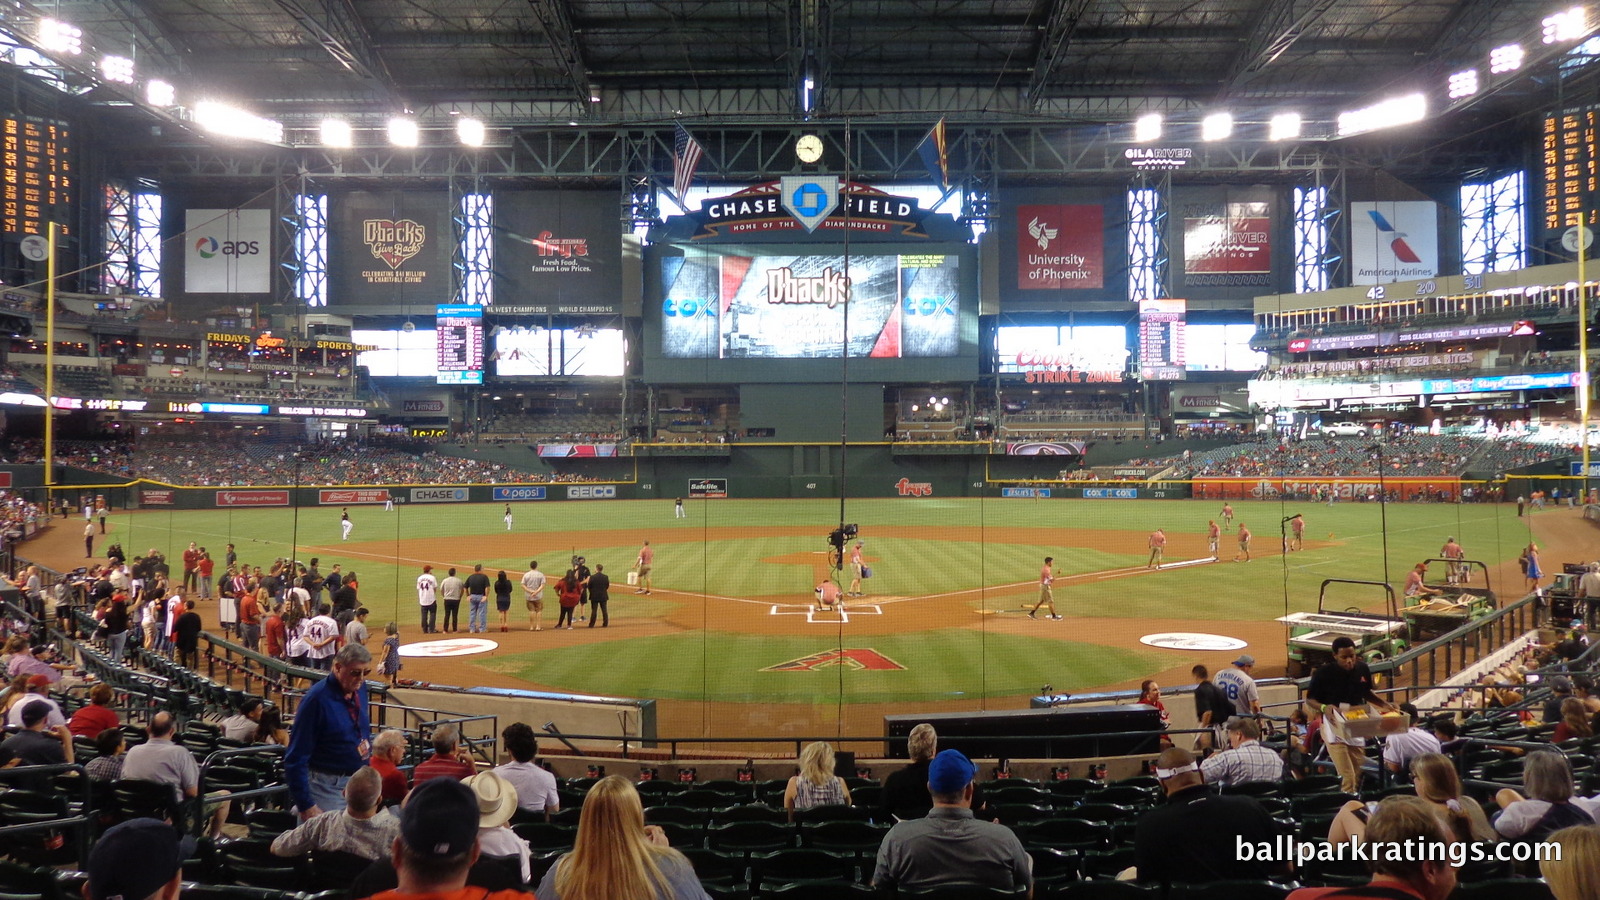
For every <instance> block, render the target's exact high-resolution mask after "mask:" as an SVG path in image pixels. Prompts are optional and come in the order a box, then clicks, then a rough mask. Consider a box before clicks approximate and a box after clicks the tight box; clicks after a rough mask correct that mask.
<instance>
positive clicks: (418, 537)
mask: <svg viewBox="0 0 1600 900" xmlns="http://www.w3.org/2000/svg"><path fill="white" fill-rule="evenodd" d="M1220 506H1221V504H1219V503H1214V502H1209V501H1197V500H1175V501H1115V500H1047V501H1035V500H1013V499H985V500H977V499H971V500H968V499H960V500H941V499H926V498H919V499H903V500H900V499H896V500H888V499H870V500H852V501H849V502H848V503H847V505H846V510H845V518H846V520H847V521H849V522H853V523H857V524H859V525H860V527H861V535H862V538H863V540H865V542H866V553H867V556H868V557H869V559H870V561H871V562H870V564H871V565H872V567H873V569H874V571H875V574H874V577H873V578H872V579H871V580H870V581H869V582H868V585H867V586H868V589H869V591H870V593H871V594H872V595H873V596H874V597H879V598H883V597H921V596H926V595H931V594H941V593H948V592H954V591H972V592H973V593H972V594H971V597H970V603H968V605H969V606H970V607H971V608H973V609H974V610H980V611H994V610H1015V609H1017V608H1018V606H1019V604H1022V603H1024V602H1027V603H1029V604H1030V605H1031V602H1032V600H1033V598H1034V597H1035V596H1036V593H1037V588H1036V587H1035V586H1034V581H1035V579H1036V577H1037V573H1038V569H1039V564H1040V561H1041V560H1042V558H1043V557H1044V556H1047V555H1049V556H1054V557H1055V558H1056V565H1057V570H1058V574H1059V575H1062V576H1072V575H1077V576H1081V577H1078V578H1065V577H1064V578H1062V580H1061V581H1060V582H1058V584H1057V587H1056V602H1057V605H1058V607H1059V608H1060V610H1061V611H1062V612H1063V613H1064V614H1066V615H1067V616H1068V617H1069V619H1068V621H1067V622H1065V623H1062V624H1063V625H1065V626H1068V628H1069V629H1070V628H1071V627H1072V626H1073V622H1072V621H1071V619H1073V618H1080V617H1096V618H1105V617H1110V618H1127V619H1130V620H1135V621H1138V620H1144V619H1151V618H1159V619H1173V618H1180V619H1191V620H1193V622H1194V627H1195V630H1200V631H1205V630H1221V631H1226V628H1221V627H1218V626H1216V625H1211V626H1210V627H1207V626H1208V623H1225V622H1262V621H1269V620H1271V619H1273V618H1275V617H1277V616H1280V615H1283V614H1284V612H1285V611H1286V610H1288V611H1295V610H1304V609H1312V608H1315V605H1316V597H1317V589H1318V587H1319V585H1320V584H1321V583H1322V581H1323V580H1324V579H1330V578H1333V579H1350V580H1361V581H1381V580H1382V579H1383V575H1384V565H1383V562H1384V549H1385V530H1384V528H1383V522H1384V519H1385V518H1386V519H1387V526H1388V527H1387V541H1386V543H1387V552H1388V560H1389V566H1388V568H1389V573H1388V574H1389V580H1390V582H1391V583H1393V584H1395V585H1396V586H1397V588H1398V586H1399V585H1401V584H1403V582H1404V578H1405V574H1406V572H1407V571H1408V570H1409V569H1410V567H1411V566H1412V565H1413V564H1414V563H1416V562H1418V561H1420V560H1422V559H1425V558H1428V557H1432V556H1436V555H1437V554H1438V551H1439V548H1440V546H1441V545H1442V544H1443V543H1444V541H1445V539H1446V537H1447V536H1454V537H1456V538H1457V539H1458V540H1459V541H1460V542H1461V543H1462V544H1463V546H1464V547H1465V548H1466V550H1467V555H1468V557H1469V558H1471V559H1478V560H1482V561H1484V562H1486V563H1489V564H1490V565H1491V566H1493V565H1496V564H1499V563H1502V562H1505V561H1507V560H1512V559H1514V558H1515V557H1516V556H1517V554H1518V552H1519V551H1520V549H1521V547H1523V546H1524V545H1526V543H1527V542H1528V540H1529V534H1528V531H1527V526H1526V520H1519V519H1518V518H1517V517H1516V515H1515V508H1514V507H1513V506H1510V505H1507V506H1502V507H1494V506H1487V505H1464V506H1457V505H1446V504H1390V505H1388V506H1387V508H1386V509H1385V508H1380V507H1379V505H1377V504H1368V503H1340V504H1338V505H1336V506H1333V507H1328V506H1326V505H1320V506H1318V505H1312V504H1285V503H1279V502H1239V503H1235V504H1234V507H1235V509H1236V511H1237V514H1236V521H1242V522H1245V523H1248V524H1249V525H1250V526H1251V529H1252V531H1253V532H1254V533H1255V535H1256V538H1255V544H1254V549H1255V552H1256V554H1257V557H1256V559H1255V560H1254V561H1253V562H1250V563H1248V564H1235V563H1233V562H1230V561H1228V560H1230V559H1231V557H1232V555H1233V553H1234V550H1235V547H1236V545H1235V542H1234V540H1233V536H1232V535H1231V534H1227V533H1225V534H1224V535H1223V538H1222V547H1221V549H1222V557H1223V561H1222V562H1219V563H1211V564H1205V565H1197V566H1193V567H1187V568H1178V569H1173V570H1170V571H1163V572H1160V573H1156V574H1152V575H1144V574H1136V575H1135V576H1134V577H1120V574H1119V573H1118V572H1117V571H1116V570H1123V569H1131V570H1132V571H1133V572H1135V573H1138V572H1139V567H1141V566H1142V565H1143V563H1144V562H1145V551H1144V549H1143V547H1144V537H1143V536H1144V534H1145V533H1147V532H1148V531H1150V530H1151V529H1153V528H1156V527H1164V528H1166V530H1167V533H1168V537H1169V540H1170V543H1169V547H1168V555H1167V558H1168V561H1169V562H1170V561H1177V560H1185V559H1193V558H1196V557H1200V556H1204V555H1206V554H1205V553H1204V549H1205V541H1204V529H1205V525H1206V521H1207V519H1208V518H1212V517H1215V516H1216V515H1217V514H1218V510H1219V509H1220ZM686 507H687V509H688V511H689V514H690V515H689V518H687V519H682V520H675V519H674V518H673V516H672V504H671V501H670V500H665V501H593V502H565V503H548V504H546V503H522V504H516V505H514V509H515V511H516V520H517V521H516V536H515V537H513V538H511V539H510V541H509V542H507V540H506V535H505V528H504V523H503V521H502V520H501V512H502V508H503V507H502V505H501V504H475V505H467V504H461V505H457V504H438V505H429V506H421V505H417V506H402V507H401V508H400V509H399V510H397V511H396V512H393V513H385V512H383V511H382V510H381V508H379V507H366V506H364V507H354V508H352V510H351V516H352V519H353V520H354V521H355V523H356V529H355V532H354V534H352V536H351V537H352V540H351V543H350V544H342V543H341V542H340V540H339V524H338V511H337V508H328V507H322V508H309V507H308V508H305V509H302V510H300V511H299V514H298V524H296V521H295V520H296V514H295V512H294V511H293V510H287V509H272V510H236V511H231V512H230V511H225V510H217V511H172V512H167V511H146V512H138V513H131V514H123V515H119V516H117V517H115V518H114V519H113V527H114V529H115V531H114V533H113V535H112V539H114V540H118V541H120V542H121V543H122V544H123V546H124V547H125V549H127V550H128V551H129V552H130V553H143V552H144V551H145V550H147V549H149V548H151V547H157V548H161V549H163V550H164V551H165V552H166V553H167V555H168V557H169V559H170V560H177V559H178V558H179V556H180V554H181V552H182V550H183V548H184V547H185V546H186V545H187V544H188V542H189V541H190V540H195V541H198V542H199V543H200V544H202V545H204V546H206V547H208V548H209V549H210V550H211V552H212V555H213V557H214V558H216V559H218V560H219V561H220V560H221V558H222V556H223V546H224V545H225V544H226V543H227V542H229V541H232V542H233V543H234V544H236V545H237V547H238V552H239V555H240V560H241V561H242V562H245V563H248V564H250V565H261V566H262V567H264V568H265V567H267V566H269V565H270V564H271V562H272V560H273V558H274V557H278V556H289V555H290V543H291V539H293V541H294V544H295V546H296V547H297V548H298V553H297V555H298V556H299V558H301V559H308V558H310V557H312V556H319V557H320V558H321V562H322V570H323V571H324V572H326V571H328V570H329V569H330V567H331V566H332V564H333V563H335V562H338V563H342V564H343V565H344V567H345V569H346V571H348V570H350V569H352V568H353V569H355V570H356V571H358V572H359V573H360V580H361V586H362V587H361V601H362V603H363V605H365V606H367V607H368V608H370V609H372V610H373V613H374V616H373V619H374V620H375V621H377V622H379V623H382V622H384V621H387V620H389V619H396V620H398V621H400V622H401V623H402V625H404V626H412V627H411V628H410V629H408V631H407V632H405V635H404V636H405V639H406V640H408V641H409V640H414V639H415V629H414V624H415V621H416V607H415V595H414V591H413V588H412V584H413V581H414V579H415V577H416V575H417V573H418V572H419V571H420V568H421V566H422V564H423V563H424V562H431V563H433V564H434V565H435V567H436V569H437V568H440V567H443V566H447V565H456V566H458V567H463V569H464V572H463V574H465V571H466V570H470V566H471V564H473V563H477V562H481V563H483V564H484V566H485V568H486V569H487V570H488V571H489V572H490V574H491V577H492V575H493V573H494V572H496V571H497V570H499V569H505V570H506V571H507V572H508V573H510V574H511V576H512V577H513V579H515V578H516V577H517V576H518V575H519V573H520V572H521V571H523V570H524V569H525V567H526V565H527V562H528V560H529V559H530V558H533V557H539V558H540V559H541V563H542V565H541V568H543V569H544V570H545V571H547V572H549V573H551V574H552V577H554V576H556V575H559V574H560V572H561V570H562V569H564V568H565V560H566V558H567V557H568V556H569V555H570V554H571V553H573V552H577V553H581V554H583V555H584V556H585V557H587V559H588V560H589V562H590V564H591V565H592V564H593V563H595V562H603V563H605V564H606V567H607V569H608V570H609V571H610V573H611V574H612V576H613V580H614V581H615V582H616V583H617V584H618V585H619V586H620V585H621V584H622V582H623V580H624V574H625V572H626V570H627V569H628V568H629V567H630V566H631V565H632V563H633V559H634V557H635V555H636V554H637V551H638V548H639V542H640V541H642V540H645V539H649V540H651V541H652V544H653V546H655V548H656V568H655V573H654V580H655V586H656V587H657V588H660V589H664V591H667V592H686V593H688V594H690V595H701V594H705V595H711V599H702V598H701V597H699V596H688V597H685V596H683V595H682V594H680V593H666V594H665V595H663V594H659V593H658V594H657V595H656V597H654V598H640V597H635V596H633V595H632V594H630V593H627V592H626V589H625V588H624V589H622V590H619V591H618V592H617V593H618V594H625V595H626V596H625V597H619V601H620V602H617V603H615V604H614V606H613V612H614V613H620V612H621V611H622V608H624V607H625V609H626V615H627V616H629V617H630V618H632V617H651V616H662V615H665V614H667V613H669V612H670V611H671V610H673V609H676V608H680V607H681V605H682V604H701V603H705V604H716V603H726V602H727V601H726V600H724V599H720V598H742V599H757V600H760V599H765V598H779V599H785V600H790V601H793V600H796V599H798V598H799V597H803V596H805V595H807V594H808V593H809V591H810V589H811V588H812V587H813V586H814V584H815V582H814V580H813V578H814V575H815V573H816V572H817V571H819V561H820V560H822V559H825V557H824V556H823V555H821V554H822V553H823V552H825V551H826V549H827V546H826V543H825V540H824V536H825V535H826V534H827V532H828V531H829V529H831V528H832V527H833V526H835V525H837V524H838V521H839V504H838V502H837V501H816V500H773V501H729V500H711V501H689V502H687V503H686ZM1296 512H1299V513H1303V514H1304V515H1305V516H1306V520H1307V523H1308V527H1307V530H1306V537H1307V541H1308V548H1307V549H1306V550H1304V551H1301V552H1297V553H1293V554H1290V555H1289V556H1288V557H1287V559H1286V560H1284V559H1281V558H1280V557H1279V555H1278V554H1277V552H1276V551H1277V546H1278V543H1279V536H1278V523H1279V521H1280V520H1281V519H1283V518H1284V517H1286V516H1289V515H1292V514H1294V513H1296ZM908 526H916V527H915V528H908ZM708 529H724V531H723V532H719V536H718V537H717V538H716V539H712V540H707V539H706V532H707V530H708ZM896 529H901V531H896ZM932 529H946V531H945V532H944V533H943V534H942V535H941V534H940V533H939V532H937V531H934V530H932ZM730 530H731V535H732V536H726V535H728V534H729V533H730ZM436 542H437V543H436ZM444 542H450V543H444ZM475 545H481V546H482V547H483V548H484V553H485V555H484V556H483V557H481V558H480V557H474V556H472V555H471V552H472V550H473V549H474V547H475ZM397 548H399V549H400V552H398V553H397V552H396V550H397ZM350 551H355V552H354V553H352V552H350ZM490 553H493V554H494V555H488V554H490ZM397 555H398V556H399V557H401V558H399V559H396V556H397ZM1559 563H1560V561H1559V560H1547V561H1546V568H1547V570H1549V569H1555V570H1558V569H1559ZM220 571H221V565H220V562H219V566H218V572H219V574H220ZM1097 573H1109V574H1112V575H1115V576H1117V577H1112V578H1109V579H1105V580H1099V579H1100V578H1101V575H1100V574H1097ZM441 574H442V573H441ZM1434 574H1435V576H1437V575H1439V574H1440V573H1438V572H1435V573H1434ZM1493 586H1494V587H1495V589H1496V590H1497V591H1499V592H1500V593H1501V594H1502V596H1518V595H1520V593H1521V590H1520V588H1521V586H1520V585H1506V584H1499V583H1496V584H1494V585H1493ZM1381 596H1382V595H1381V593H1380V591H1379V589H1378V588H1357V587H1341V588H1340V589H1339V590H1338V592H1337V593H1336V594H1335V596H1334V603H1333V604H1332V605H1334V606H1336V607H1337V608H1344V607H1346V606H1371V605H1373V604H1375V603H1377V602H1378V601H1380V600H1381ZM966 599H967V598H963V601H966ZM523 615H524V614H523V612H522V610H521V604H520V602H519V603H517V604H516V608H515V609H514V610H513V620H514V621H516V620H518V619H519V618H520V617H521V616H523ZM553 617H554V613H553V610H552V611H549V612H547V619H553ZM993 619H994V617H992V616H979V615H974V616H973V617H972V619H971V620H970V621H967V622H956V621H949V620H948V616H947V617H945V620H943V621H928V622H927V624H926V629H925V630H917V631H913V632H911V633H899V634H894V635H887V636H884V635H880V636H875V637H873V638H871V640H870V642H868V645H869V646H871V647H873V648H875V649H878V650H879V651H880V652H884V653H886V654H887V655H889V656H891V657H895V658H896V659H897V661H898V662H900V663H901V664H902V665H906V666H907V667H908V668H907V670H906V671H897V672H861V671H856V672H851V673H849V674H848V677H847V678H846V681H845V683H846V685H847V690H846V691H845V696H846V697H847V699H849V700H851V701H861V702H866V701H869V700H870V701H884V700H901V699H921V700H934V699H948V698H953V697H958V696H960V695H962V693H966V694H968V695H985V696H999V695H1008V694H1010V695H1014V694H1017V693H1025V692H1031V691H1035V690H1037V689H1038V687H1039V686H1040V685H1042V684H1044V683H1046V682H1049V683H1052V684H1054V685H1055V686H1056V687H1057V688H1059V689H1063V690H1070V689H1072V687H1073V686H1074V685H1078V686H1082V685H1090V684H1104V683H1109V682H1114V681H1119V680H1124V679H1127V678H1132V677H1135V676H1137V675H1138V674H1139V673H1141V672H1148V671H1151V669H1152V666H1154V665H1155V663H1156V661H1157V660H1156V658H1154V657H1151V656H1149V655H1148V651H1145V650H1143V649H1140V648H1130V649H1129V650H1127V651H1117V650H1113V649H1110V648H1107V647H1105V646H1096V645H1094V644H1093V643H1091V641H1092V640H1093V639H1094V635H1092V634H1083V633H1081V632H1076V633H1075V632H1073V631H1071V630H1068V631H1066V632H1064V636H1070V637H1071V638H1073V639H1074V640H1075V641H1083V642H1082V643H1074V642H1072V641H1061V640H1053V639H1045V638H1033V637H1022V636H1017V635H1001V634H998V633H995V632H993V630H992V629H991V628H989V626H988V623H989V622H990V621H993ZM547 624H548V623H547ZM963 626H964V627H963ZM857 645H858V644H857V643H856V642H855V641H854V639H852V638H851V636H850V634H849V632H848V629H837V630H835V629H824V630H820V631H818V632H817V633H816V634H815V635H797V636H792V637H765V636H759V635H746V634H723V633H719V632H715V631H711V632H701V631H698V630H696V631H691V632H688V633H685V634H681V635H669V636H656V637H648V638H635V639H630V640H627V641H626V642H624V643H617V642H610V643H604V644H598V645H591V646H583V647H565V648H552V649H550V650H542V651H538V652H534V653H527V654H521V655H518V656H514V657H507V658H501V659H497V660H495V661H494V662H493V663H492V665H493V666H494V667H495V668H497V669H500V670H502V671H508V672H513V673H516V674H518V675H519V676H521V677H524V678H526V679H528V680H530V681H533V682H536V683H539V684H545V685H551V686H557V687H562V688H567V689H572V690H580V691H597V692H602V693H616V694H623V695H634V696H654V697H664V698H665V697H683V698H697V699H698V698H704V699H721V700H750V701H760V700H805V699H815V698H816V697H817V696H818V691H821V692H823V693H826V694H828V695H830V696H832V695H834V694H835V693H836V692H837V691H838V690H839V684H840V681H839V678H840V676H839V674H838V670H837V669H825V670H823V671H821V672H813V673H805V674H797V673H792V672H758V671H756V670H758V669H760V668H764V667H766V666H768V665H772V664H774V663H778V662H782V661H784V660H788V659H793V658H797V657H801V656H805V655H807V654H809V653H814V652H817V651H818V650H821V649H826V648H827V647H829V646H845V647H850V646H857ZM886 648H889V649H886ZM897 654H898V656H897ZM902 656H903V657H904V659H900V658H899V657H902ZM1162 659H1168V660H1169V663H1170V658H1168V657H1162ZM757 663H759V665H757ZM753 672H754V673H755V674H753V675H752V673H753Z"/></svg>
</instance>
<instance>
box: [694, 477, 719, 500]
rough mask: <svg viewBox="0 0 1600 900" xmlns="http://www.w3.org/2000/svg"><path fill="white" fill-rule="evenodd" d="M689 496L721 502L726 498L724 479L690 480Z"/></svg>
mask: <svg viewBox="0 0 1600 900" xmlns="http://www.w3.org/2000/svg"><path fill="white" fill-rule="evenodd" d="M689 496H691V497H694V498H696V499H703V500H722V499H725V498H726V497H727V496H728V479H726V478H691V479H689Z"/></svg>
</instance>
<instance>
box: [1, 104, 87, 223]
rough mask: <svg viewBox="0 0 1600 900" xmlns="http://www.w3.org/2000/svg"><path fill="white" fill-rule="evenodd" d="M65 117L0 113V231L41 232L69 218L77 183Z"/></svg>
mask: <svg viewBox="0 0 1600 900" xmlns="http://www.w3.org/2000/svg"><path fill="white" fill-rule="evenodd" d="M77 177H78V176H77V171H76V165H75V163H74V161H73V152H72V132H71V130H70V129H69V128H68V126H67V123H65V122H59V121H56V120H54V119H40V118H36V117H32V116H17V115H7V116H5V118H3V119H0V232H4V233H5V234H10V235H23V234H43V233H44V232H45V230H46V226H47V225H48V223H49V222H51V221H55V222H57V223H59V224H60V225H62V226H63V230H64V227H65V225H66V224H67V223H68V222H70V221H71V220H72V218H71V216H72V213H71V204H72V199H73V193H74V192H75V191H76V189H77Z"/></svg>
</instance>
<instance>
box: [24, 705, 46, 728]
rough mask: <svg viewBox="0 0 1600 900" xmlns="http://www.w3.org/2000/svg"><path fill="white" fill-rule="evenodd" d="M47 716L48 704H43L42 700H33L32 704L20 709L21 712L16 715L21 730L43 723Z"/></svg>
mask: <svg viewBox="0 0 1600 900" xmlns="http://www.w3.org/2000/svg"><path fill="white" fill-rule="evenodd" d="M49 715H50V704H48V703H45V702H44V701H42V700H35V701H33V702H32V703H29V704H26V705H24V706H23V707H22V712H21V713H19V714H18V717H19V718H21V719H22V727H23V728H32V727H33V726H35V725H37V724H39V723H40V722H42V721H44V719H45V718H46V717H48V716H49Z"/></svg>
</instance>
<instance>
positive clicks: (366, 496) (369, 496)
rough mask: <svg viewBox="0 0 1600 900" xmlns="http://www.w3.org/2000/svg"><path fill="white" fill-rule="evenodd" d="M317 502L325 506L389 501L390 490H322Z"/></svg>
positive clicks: (319, 492)
mask: <svg viewBox="0 0 1600 900" xmlns="http://www.w3.org/2000/svg"><path fill="white" fill-rule="evenodd" d="M317 502H318V503H320V504H322V505H323V506H355V505H357V504H360V503H388V502H389V492H388V490H386V489H384V488H362V489H360V490H349V489H341V490H322V491H318V492H317Z"/></svg>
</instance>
